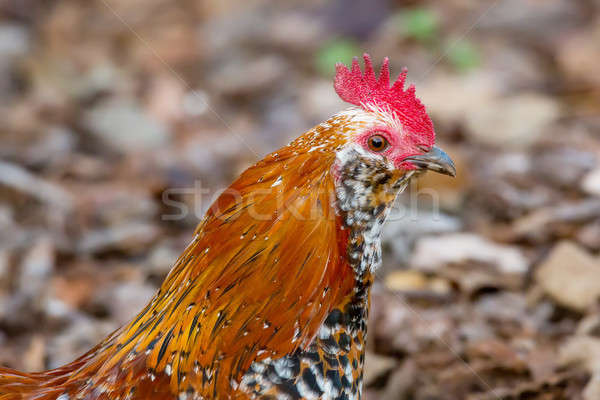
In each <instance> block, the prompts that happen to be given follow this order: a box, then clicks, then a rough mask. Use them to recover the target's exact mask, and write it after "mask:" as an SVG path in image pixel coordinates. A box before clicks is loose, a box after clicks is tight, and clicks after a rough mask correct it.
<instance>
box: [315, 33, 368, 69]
mask: <svg viewBox="0 0 600 400" xmlns="http://www.w3.org/2000/svg"><path fill="white" fill-rule="evenodd" d="M360 55H361V52H360V48H359V47H358V45H357V44H356V42H354V41H353V40H350V39H345V38H340V39H332V40H329V41H327V42H325V44H323V46H321V48H320V49H319V50H318V51H317V54H316V58H315V66H316V68H317V70H318V71H319V73H320V74H322V75H324V76H331V74H332V73H333V71H334V70H335V63H338V62H341V63H344V64H346V65H349V64H350V63H351V62H352V58H353V57H355V56H360Z"/></svg>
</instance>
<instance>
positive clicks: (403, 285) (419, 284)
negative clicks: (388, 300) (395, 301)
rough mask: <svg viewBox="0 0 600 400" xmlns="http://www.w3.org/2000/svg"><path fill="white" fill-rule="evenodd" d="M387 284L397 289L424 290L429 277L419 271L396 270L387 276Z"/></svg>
mask: <svg viewBox="0 0 600 400" xmlns="http://www.w3.org/2000/svg"><path fill="white" fill-rule="evenodd" d="M385 286H386V287H387V288H388V289H390V290H396V291H410V290H423V289H425V288H426V287H427V277H426V276H425V275H423V273H422V272H419V271H411V270H408V271H394V272H392V273H391V274H389V275H388V276H387V277H386V278H385Z"/></svg>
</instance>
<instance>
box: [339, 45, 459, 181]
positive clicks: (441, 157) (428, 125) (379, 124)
mask: <svg viewBox="0 0 600 400" xmlns="http://www.w3.org/2000/svg"><path fill="white" fill-rule="evenodd" d="M363 58H364V63H365V70H364V73H363V72H362V71H361V68H360V65H359V63H358V59H357V58H354V60H353V62H352V67H351V68H350V69H349V68H348V67H346V66H345V65H343V64H340V63H338V64H337V65H336V76H335V81H334V86H335V90H336V92H337V94H338V95H339V96H340V98H341V99H342V100H344V101H346V102H348V103H350V104H353V105H355V106H357V107H353V108H351V109H349V110H346V111H344V112H342V113H340V114H338V115H337V116H336V117H337V118H335V117H334V120H336V121H344V124H343V125H344V128H345V131H346V132H347V135H346V140H347V142H346V145H345V146H344V149H343V150H344V152H345V153H354V154H359V155H361V156H362V157H363V158H367V159H372V160H375V161H377V162H379V163H383V164H385V165H387V166H388V168H389V169H391V170H395V171H396V172H402V173H406V172H408V171H423V170H433V171H436V172H439V173H442V174H447V175H451V176H454V175H455V173H456V170H455V168H454V164H453V163H452V160H451V159H450V157H448V155H447V154H446V153H445V152H444V151H442V150H441V149H439V148H438V147H435V146H434V144H435V131H434V128H433V123H432V122H431V119H430V118H429V115H428V114H427V111H426V110H425V106H424V105H423V104H422V103H421V101H420V100H419V99H418V98H417V97H416V95H415V87H414V86H413V85H411V86H409V87H408V88H407V89H405V88H404V84H405V80H406V70H404V71H402V73H401V74H400V76H399V77H398V79H397V80H396V81H395V82H394V83H393V85H391V87H390V70H389V61H388V59H387V58H385V59H384V61H383V64H382V66H381V70H380V73H379V77H378V78H377V77H376V76H375V73H374V71H373V65H372V62H371V58H370V56H369V55H368V54H364V55H363ZM410 175H413V174H410Z"/></svg>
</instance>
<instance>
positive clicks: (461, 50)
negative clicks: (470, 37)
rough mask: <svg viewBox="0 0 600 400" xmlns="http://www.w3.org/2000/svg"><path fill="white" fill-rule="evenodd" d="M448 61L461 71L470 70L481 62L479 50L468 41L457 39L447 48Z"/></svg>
mask: <svg viewBox="0 0 600 400" xmlns="http://www.w3.org/2000/svg"><path fill="white" fill-rule="evenodd" d="M448 59H449V60H450V63H451V64H452V65H453V66H454V68H456V69H457V70H459V71H461V72H465V71H468V70H471V69H473V68H476V67H478V66H479V65H480V64H481V56H480V53H479V50H478V49H477V48H476V47H475V46H474V45H473V44H472V43H470V42H468V41H464V40H463V41H459V42H457V43H456V44H454V45H453V46H452V47H451V48H450V49H449V50H448Z"/></svg>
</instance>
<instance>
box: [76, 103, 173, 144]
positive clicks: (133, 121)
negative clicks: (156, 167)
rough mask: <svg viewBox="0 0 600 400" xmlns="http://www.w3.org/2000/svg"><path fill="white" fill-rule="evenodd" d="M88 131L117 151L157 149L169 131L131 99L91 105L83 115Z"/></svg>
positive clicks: (166, 137)
mask: <svg viewBox="0 0 600 400" xmlns="http://www.w3.org/2000/svg"><path fill="white" fill-rule="evenodd" d="M85 124H86V126H87V127H88V129H90V131H91V132H92V133H93V134H95V135H96V136H98V138H100V139H101V140H102V141H103V142H105V143H106V144H107V145H109V146H110V147H111V148H113V149H114V150H117V151H121V152H129V151H138V150H150V149H157V148H160V147H161V146H163V145H164V144H165V143H166V142H167V140H168V138H169V132H168V131H167V129H166V127H165V126H164V125H163V124H161V123H160V122H159V121H157V120H155V119H154V118H152V117H151V116H150V115H148V114H147V113H145V112H144V110H142V109H141V108H140V107H139V106H138V105H136V104H135V103H133V102H128V101H123V100H113V101H105V102H102V103H100V104H99V105H97V106H96V107H94V108H93V109H92V110H91V111H90V112H89V113H88V114H87V115H86V118H85Z"/></svg>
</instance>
